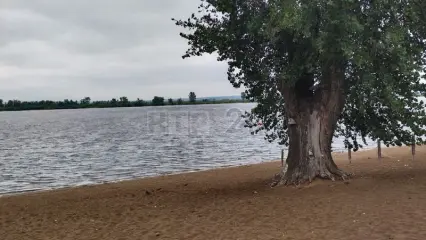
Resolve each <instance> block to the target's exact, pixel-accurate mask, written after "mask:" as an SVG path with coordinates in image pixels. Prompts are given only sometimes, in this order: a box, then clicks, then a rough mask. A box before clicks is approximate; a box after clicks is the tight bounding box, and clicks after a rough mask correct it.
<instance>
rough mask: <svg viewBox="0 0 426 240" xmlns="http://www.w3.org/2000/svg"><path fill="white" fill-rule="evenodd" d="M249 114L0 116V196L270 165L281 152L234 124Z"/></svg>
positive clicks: (168, 110)
mask: <svg viewBox="0 0 426 240" xmlns="http://www.w3.org/2000/svg"><path fill="white" fill-rule="evenodd" d="M252 107H254V104H221V105H195V106H165V107H143V108H115V109H79V110H55V111H28V112H3V113H0V128H1V129H0V136H1V137H0V194H5V193H17V192H25V191H34V190H45V189H52V188H61V187H67V186H78V185H85V184H95V183H102V182H106V181H107V182H108V181H118V180H125V179H132V178H138V177H147V176H155V175H162V174H171V173H177V172H187V171H197V170H205V169H211V168H217V167H226V166H235V165H242V164H250V163H258V162H262V161H270V160H276V159H278V158H279V157H280V151H281V147H280V146H278V145H277V144H270V143H267V142H266V141H265V140H264V139H263V135H262V134H259V135H251V134H250V132H249V130H248V129H247V128H244V121H243V120H242V119H241V118H240V117H239V116H240V115H241V114H242V113H243V112H244V111H246V110H249V109H251V108H252ZM333 148H334V150H335V151H336V150H337V151H338V150H342V149H343V148H344V146H343V143H342V141H341V140H336V141H335V143H334V145H333Z"/></svg>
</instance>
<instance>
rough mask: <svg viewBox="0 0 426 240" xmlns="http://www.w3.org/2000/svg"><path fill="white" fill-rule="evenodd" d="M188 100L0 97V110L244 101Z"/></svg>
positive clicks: (193, 94) (239, 100)
mask: <svg viewBox="0 0 426 240" xmlns="http://www.w3.org/2000/svg"><path fill="white" fill-rule="evenodd" d="M189 97H190V98H189V100H183V99H181V98H180V99H171V98H170V99H167V100H165V99H164V98H163V97H158V96H156V97H154V98H153V99H152V100H151V101H145V100H142V99H139V98H138V99H137V100H136V101H129V100H128V98H127V97H120V98H118V99H116V98H113V99H111V100H108V101H92V100H91V99H90V97H85V98H83V99H81V100H80V101H74V100H68V99H65V100H64V101H49V100H43V101H19V100H9V101H7V102H6V101H3V100H2V99H0V111H24V110H48V109H77V108H115V107H144V106H164V105H192V104H220V103H239V102H245V100H243V99H220V100H215V99H200V100H197V99H196V96H195V93H193V92H191V93H190V95H189Z"/></svg>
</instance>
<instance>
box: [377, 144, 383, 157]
mask: <svg viewBox="0 0 426 240" xmlns="http://www.w3.org/2000/svg"><path fill="white" fill-rule="evenodd" d="M377 158H378V159H379V160H380V161H381V160H382V146H381V145H380V139H377Z"/></svg>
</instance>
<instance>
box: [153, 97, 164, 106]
mask: <svg viewBox="0 0 426 240" xmlns="http://www.w3.org/2000/svg"><path fill="white" fill-rule="evenodd" d="M152 105H153V106H163V105H164V98H163V97H158V96H155V97H154V98H153V99H152Z"/></svg>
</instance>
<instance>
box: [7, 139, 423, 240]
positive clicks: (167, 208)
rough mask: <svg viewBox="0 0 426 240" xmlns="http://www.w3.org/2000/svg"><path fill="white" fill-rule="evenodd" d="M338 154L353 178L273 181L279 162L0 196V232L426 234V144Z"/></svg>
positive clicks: (119, 236) (19, 237) (20, 236)
mask: <svg viewBox="0 0 426 240" xmlns="http://www.w3.org/2000/svg"><path fill="white" fill-rule="evenodd" d="M352 156H353V157H352V164H351V165H349V164H348V160H347V155H346V154H335V160H336V163H337V164H338V165H339V166H340V167H341V168H343V169H345V170H346V171H350V172H353V173H355V177H354V178H353V179H351V180H350V181H349V182H346V183H344V182H331V181H321V180H317V181H315V182H314V183H312V184H310V185H307V186H303V187H300V188H295V187H276V188H270V187H269V183H270V181H271V178H272V176H273V175H274V174H275V173H276V172H277V171H278V168H279V166H280V162H271V163H262V164H257V165H250V166H242V167H235V168H226V169H218V170H211V171H204V172H196V173H186V174H179V175H171V176H162V177H155V178H147V179H140V180H132V181H125V182H120V183H109V184H103V185H96V186H86V187H78V188H69V189H61V190H54V191H47V192H38V193H28V194H21V195H16V196H3V197H0V239H2V240H26V239H28V240H48V239H49V240H50V239H57V240H68V239H73V240H75V239H81V240H83V239H85V240H86V239H99V240H108V239H111V240H125V239H200V240H201V239H202V240H204V239H316V240H320V239H328V240H330V239H346V240H348V239H354V240H355V239H356V240H359V239H419V240H421V239H426V147H418V148H417V155H416V159H415V161H412V160H411V150H410V148H408V147H403V148H389V149H388V148H386V149H383V157H384V158H383V159H382V162H380V161H378V160H377V155H376V152H375V150H370V151H364V152H357V153H353V155H352Z"/></svg>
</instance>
